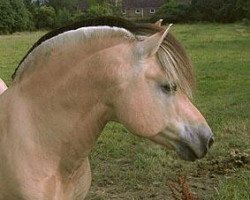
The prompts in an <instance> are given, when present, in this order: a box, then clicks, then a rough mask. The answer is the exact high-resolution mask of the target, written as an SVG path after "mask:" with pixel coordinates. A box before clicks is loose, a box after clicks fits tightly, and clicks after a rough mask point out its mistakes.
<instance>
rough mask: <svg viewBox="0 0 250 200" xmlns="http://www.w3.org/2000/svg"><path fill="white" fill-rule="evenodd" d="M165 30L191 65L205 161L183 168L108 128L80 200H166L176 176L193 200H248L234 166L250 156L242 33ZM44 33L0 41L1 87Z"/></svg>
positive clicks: (244, 174) (242, 173) (238, 28)
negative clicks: (208, 139)
mask: <svg viewBox="0 0 250 200" xmlns="http://www.w3.org/2000/svg"><path fill="white" fill-rule="evenodd" d="M172 31H173V32H174V34H175V35H176V37H177V38H178V39H179V40H180V41H181V42H182V43H183V44H184V46H185V47H186V49H187V51H188V53H189V55H190V57H191V58H192V60H193V63H194V67H195V70H196V74H197V89H196V91H195V95H194V102H195V105H197V107H198V108H199V110H200V111H201V112H202V113H203V114H204V116H205V117H206V119H207V121H208V123H209V124H210V126H211V128H212V129H213V132H214V134H215V139H216V142H215V144H214V146H213V148H212V149H211V151H210V152H209V154H208V155H207V156H206V158H204V159H202V160H200V161H197V162H194V163H189V162H185V161H182V160H180V159H179V158H178V157H177V155H176V154H175V153H174V152H170V151H166V150H165V149H163V148H161V147H159V146H157V145H154V144H153V143H151V142H150V141H147V140H145V139H142V138H138V137H136V136H134V135H132V134H130V133H129V132H128V131H127V130H126V129H125V128H124V127H123V126H122V125H119V124H116V123H109V124H108V125H107V126H106V128H105V130H104V131H103V134H102V135H101V137H100V138H99V140H98V141H97V144H96V146H95V148H94V149H93V151H92V154H91V166H92V172H93V183H92V187H91V190H90V193H89V196H88V199H91V200H98V199H100V200H101V199H103V200H104V199H105V200H106V199H116V200H117V199H146V200H147V199H155V200H163V199H173V198H172V194H171V191H170V190H169V180H170V179H171V180H172V181H175V182H177V178H178V177H179V176H180V175H184V176H186V177H187V180H188V183H189V186H190V189H191V191H193V192H195V193H197V196H198V197H199V199H213V200H215V199H216V200H217V199H219V200H229V199H230V200H248V199H250V192H249V185H250V172H249V169H250V167H249V157H246V159H248V161H246V162H245V161H244V163H243V164H241V165H239V164H237V163H238V162H239V161H242V160H241V159H242V157H244V156H242V155H245V154H244V152H247V153H248V154H250V134H249V126H250V121H249V119H250V55H249V53H250V29H249V27H247V26H244V25H241V24H227V25H221V24H196V25H195V24H194V25H176V26H174V27H173V29H172ZM44 33H45V32H33V33H17V34H14V35H7V36H5V35H4V36H0V77H1V78H3V79H4V80H5V81H6V82H7V83H8V84H10V83H11V78H10V76H11V74H12V73H13V71H14V69H15V67H16V66H17V64H18V62H19V61H20V60H21V58H22V56H23V55H25V53H26V51H27V50H28V49H29V48H30V47H31V46H32V44H33V43H34V42H35V41H36V40H37V39H38V38H39V37H40V36H42V35H43V34H44ZM234 150H237V152H238V154H237V156H236V157H235V156H234V154H233V153H232V152H234ZM245 156H246V155H245ZM244 158H245V157H244Z"/></svg>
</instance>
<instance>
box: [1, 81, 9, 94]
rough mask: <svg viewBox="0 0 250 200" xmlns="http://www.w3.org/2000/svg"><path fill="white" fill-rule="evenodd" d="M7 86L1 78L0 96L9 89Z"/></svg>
mask: <svg viewBox="0 0 250 200" xmlns="http://www.w3.org/2000/svg"><path fill="white" fill-rule="evenodd" d="M7 88H8V87H7V85H6V84H5V82H4V81H3V80H2V79H1V78H0V95H1V94H2V93H3V92H4V91H5V90H6V89H7Z"/></svg>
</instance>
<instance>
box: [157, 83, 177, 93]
mask: <svg viewBox="0 0 250 200" xmlns="http://www.w3.org/2000/svg"><path fill="white" fill-rule="evenodd" d="M161 88H162V90H163V92H165V93H168V92H171V91H177V85H176V84H172V85H170V84H166V85H163V86H161Z"/></svg>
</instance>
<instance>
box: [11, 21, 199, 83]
mask: <svg viewBox="0 0 250 200" xmlns="http://www.w3.org/2000/svg"><path fill="white" fill-rule="evenodd" d="M105 25H106V26H111V27H113V26H114V27H120V28H124V29H126V30H128V31H130V32H131V33H133V34H135V35H144V36H145V35H152V34H154V33H156V32H159V31H161V30H163V28H162V27H159V26H156V25H154V24H146V23H142V24H137V23H134V22H131V21H128V20H126V19H122V18H116V17H99V18H94V19H87V20H82V21H79V22H76V23H73V24H70V25H68V26H64V27H61V28H58V29H55V30H52V31H51V32H49V33H47V34H45V35H44V36H42V37H41V38H40V39H39V40H38V41H37V42H36V43H35V44H34V45H33V46H32V47H31V48H30V49H29V51H28V52H27V54H26V55H25V56H24V57H23V59H22V60H21V62H20V63H19V64H18V66H17V68H16V69H15V72H14V73H13V75H12V79H15V76H16V73H17V71H18V68H19V67H20V65H21V63H22V62H23V61H24V60H25V59H26V57H27V56H28V55H29V53H30V52H32V51H33V50H34V49H35V48H36V47H38V46H39V45H40V44H41V43H43V42H44V41H46V40H48V39H50V38H53V37H55V36H57V35H59V34H61V33H64V32H67V31H70V30H76V29H78V28H81V27H87V26H105ZM164 43H167V46H169V47H170V48H171V49H172V52H174V53H175V55H176V56H177V57H178V60H180V61H181V63H180V65H181V71H182V73H183V74H184V76H185V77H186V79H187V81H188V82H189V84H190V85H192V84H193V83H194V82H195V80H194V74H193V70H192V66H191V63H190V60H189V57H188V56H187V54H186V52H185V50H184V48H183V47H182V45H181V44H180V43H179V42H178V41H177V40H176V39H175V37H174V36H173V35H172V34H171V33H169V34H168V35H167V37H166V38H165V40H164Z"/></svg>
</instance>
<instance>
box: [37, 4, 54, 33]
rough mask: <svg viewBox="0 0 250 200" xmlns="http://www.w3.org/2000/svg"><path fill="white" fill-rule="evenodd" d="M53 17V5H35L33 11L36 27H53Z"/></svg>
mask: <svg viewBox="0 0 250 200" xmlns="http://www.w3.org/2000/svg"><path fill="white" fill-rule="evenodd" d="M55 17H56V12H55V9H54V8H53V7H51V6H46V5H42V6H40V7H37V8H36V11H35V22H36V28H38V29H41V28H54V26H55Z"/></svg>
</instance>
